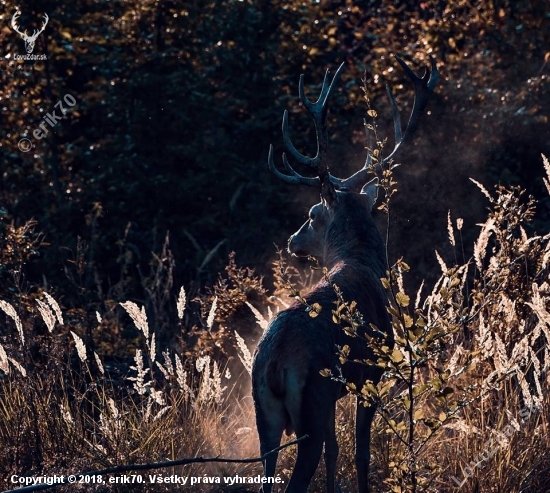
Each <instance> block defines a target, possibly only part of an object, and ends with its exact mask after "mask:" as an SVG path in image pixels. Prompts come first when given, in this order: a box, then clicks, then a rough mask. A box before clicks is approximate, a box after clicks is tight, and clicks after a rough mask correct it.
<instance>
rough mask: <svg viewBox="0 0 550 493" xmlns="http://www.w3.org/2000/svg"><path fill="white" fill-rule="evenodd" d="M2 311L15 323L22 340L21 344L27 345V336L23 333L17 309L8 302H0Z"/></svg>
mask: <svg viewBox="0 0 550 493" xmlns="http://www.w3.org/2000/svg"><path fill="white" fill-rule="evenodd" d="M0 310H2V311H3V312H4V313H5V314H6V315H7V316H8V317H10V318H11V319H12V320H13V321H14V322H15V327H16V328H17V332H19V337H20V338H21V344H25V334H24V333H23V324H22V323H21V319H20V318H19V315H17V312H16V311H15V308H14V307H13V306H12V305H10V304H9V303H8V302H7V301H4V300H0Z"/></svg>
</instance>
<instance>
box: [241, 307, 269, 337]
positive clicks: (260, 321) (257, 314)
mask: <svg viewBox="0 0 550 493" xmlns="http://www.w3.org/2000/svg"><path fill="white" fill-rule="evenodd" d="M245 303H246V306H247V307H248V308H250V311H251V312H252V313H253V314H254V317H256V322H257V323H258V325H259V326H260V327H261V328H262V329H263V330H265V329H267V326H268V325H269V322H268V321H267V320H266V319H265V318H264V317H263V315H262V314H261V313H260V312H259V311H258V310H256V308H254V306H253V305H252V304H251V303H249V302H248V301H246V302H245Z"/></svg>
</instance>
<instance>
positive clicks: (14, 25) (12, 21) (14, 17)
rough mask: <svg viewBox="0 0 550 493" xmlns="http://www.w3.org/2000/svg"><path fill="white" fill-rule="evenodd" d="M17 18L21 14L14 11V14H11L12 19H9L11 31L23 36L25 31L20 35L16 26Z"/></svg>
mask: <svg viewBox="0 0 550 493" xmlns="http://www.w3.org/2000/svg"><path fill="white" fill-rule="evenodd" d="M19 17H21V12H18V11H16V12H15V14H13V17H12V18H11V27H13V30H14V31H15V32H16V33H17V34H19V35H21V36H23V35H24V34H26V33H27V31H26V30H25V33H22V32H21V31H20V30H19V26H18V25H17V22H16V21H17V19H19Z"/></svg>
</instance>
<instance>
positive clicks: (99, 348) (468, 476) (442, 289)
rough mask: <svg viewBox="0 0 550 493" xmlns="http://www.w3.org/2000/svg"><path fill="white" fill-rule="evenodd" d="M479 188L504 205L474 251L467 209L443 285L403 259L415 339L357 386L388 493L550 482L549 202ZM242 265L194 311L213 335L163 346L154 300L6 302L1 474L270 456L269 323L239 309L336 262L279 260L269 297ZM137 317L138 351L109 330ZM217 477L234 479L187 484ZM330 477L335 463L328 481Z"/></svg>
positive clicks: (307, 281) (379, 479)
mask: <svg viewBox="0 0 550 493" xmlns="http://www.w3.org/2000/svg"><path fill="white" fill-rule="evenodd" d="M544 165H545V170H546V172H547V174H548V175H549V176H548V178H545V183H546V185H547V187H548V189H549V193H550V165H549V164H548V161H547V160H544ZM479 186H480V188H481V191H482V192H483V193H484V194H485V195H486V197H487V200H488V202H489V207H490V208H489V214H488V217H487V220H486V221H485V222H484V223H483V224H481V225H480V233H479V236H478V239H477V240H476V242H475V244H474V245H472V247H471V251H472V252H473V253H472V258H471V259H463V253H462V252H463V251H468V245H463V244H462V241H461V231H462V229H463V228H467V227H468V228H470V227H473V225H465V224H464V223H463V221H462V220H461V219H460V218H453V217H452V214H451V213H450V214H449V221H448V233H449V242H450V244H451V246H452V247H453V249H454V250H455V253H454V255H451V256H450V258H444V257H443V256H442V255H440V254H439V253H437V252H436V253H435V254H434V268H438V269H440V270H441V277H440V279H439V280H438V281H437V282H436V284H435V285H434V286H432V287H431V289H428V288H427V287H426V286H421V288H420V289H419V290H418V291H417V292H415V293H411V294H408V293H407V291H406V285H407V282H406V271H407V270H408V266H407V265H406V264H405V263H404V262H403V261H399V262H398V263H397V264H396V265H395V266H394V268H393V269H391V270H390V271H389V272H388V277H387V279H386V281H385V282H387V284H388V286H389V288H390V289H391V291H392V292H393V298H392V314H393V321H394V330H395V336H396V341H397V345H396V350H397V351H398V352H399V353H400V354H398V353H394V352H393V351H392V352H391V354H390V356H391V357H386V358H385V359H384V358H382V359H383V362H384V364H386V365H389V366H388V367H387V372H386V375H385V378H384V379H383V380H382V381H381V383H380V385H379V386H378V387H377V388H376V389H374V391H372V389H371V390H370V391H365V392H364V393H363V392H361V391H362V390H363V389H357V390H358V394H359V398H360V399H361V400H364V399H366V398H370V399H375V400H376V399H377V402H378V403H379V405H380V409H381V411H380V412H379V413H377V415H376V418H375V421H374V424H373V447H372V451H373V461H372V464H373V471H372V476H371V481H372V483H373V489H374V491H384V492H386V491H395V492H398V491H412V490H413V486H411V473H412V472H414V473H415V480H414V481H415V485H414V488H415V489H416V491H426V492H447V491H448V492H453V491H461V492H467V493H474V492H506V493H516V492H517V493H520V492H521V493H545V492H548V491H550V452H549V451H550V438H549V437H550V433H549V432H550V430H549V422H550V373H549V372H548V370H549V369H550V284H549V281H548V272H549V268H550V235H548V234H537V233H536V232H534V231H533V228H532V219H533V218H534V217H535V214H536V203H535V201H534V200H532V199H531V198H529V197H525V194H524V193H523V192H522V191H521V190H519V189H516V188H511V189H505V188H502V187H496V188H495V190H494V191H491V192H489V191H488V190H486V189H485V188H484V187H483V186H481V185H479ZM458 259H463V261H459V260H458ZM411 269H414V266H411ZM228 272H229V277H230V280H229V281H224V282H219V283H218V284H217V285H216V286H215V287H214V289H213V290H212V292H211V294H210V295H209V296H206V297H204V299H203V301H205V302H203V310H202V312H201V316H202V319H201V324H200V326H199V327H185V326H183V325H181V330H182V332H186V333H188V334H192V336H193V337H194V340H195V341H196V343H195V346H194V347H190V346H188V347H186V348H185V349H175V348H174V347H162V346H161V342H159V341H160V338H158V337H157V334H156V333H155V331H154V330H153V329H152V328H151V327H152V324H151V322H150V320H149V319H148V318H147V317H148V313H146V310H145V308H144V307H142V306H140V305H138V304H136V303H134V302H130V301H127V302H123V303H120V306H119V308H116V309H110V310H106V311H105V313H101V314H100V313H96V316H95V320H94V321H93V324H92V325H91V326H89V325H86V324H85V323H84V322H83V321H82V319H81V318H78V317H75V316H74V313H73V312H72V311H71V310H63V309H62V308H61V307H60V306H59V304H58V303H57V301H56V299H55V298H54V297H52V296H50V295H49V294H48V293H46V292H44V291H38V292H37V293H35V294H33V295H32V297H31V298H33V299H32V303H29V298H28V297H27V298H26V301H25V303H21V304H20V305H18V304H16V302H14V301H13V300H12V302H11V303H8V302H6V301H0V314H3V315H2V323H3V325H2V329H1V333H0V488H2V489H9V488H13V487H14V486H15V485H12V484H11V483H9V478H10V476H11V475H12V474H16V475H23V476H24V475H28V476H38V475H53V474H57V475H61V474H64V475H67V474H69V473H74V472H78V471H87V470H93V469H101V468H105V467H108V466H113V465H117V464H132V463H134V464H135V463H147V462H154V461H163V460H167V459H177V458H181V457H194V456H197V455H201V456H209V455H212V456H214V455H222V456H237V457H250V456H255V455H256V454H257V452H258V446H257V437H256V432H255V429H254V419H253V418H254V417H253V410H252V402H251V399H250V397H249V393H248V391H247V390H246V389H247V387H248V385H249V371H250V364H251V355H250V349H249V346H248V345H247V344H250V342H249V341H247V339H248V338H249V337H250V334H253V333H254V331H253V330H252V329H251V328H250V327H244V326H243V325H239V326H237V325H235V324H234V323H233V322H232V319H231V317H232V316H234V315H235V313H238V312H239V310H241V309H242V308H243V307H244V309H245V310H246V312H247V313H248V314H249V315H250V317H251V319H252V323H254V322H253V321H254V320H255V321H256V323H257V325H258V327H259V330H260V331H261V330H263V329H265V327H266V326H267V323H268V321H269V319H270V318H271V316H272V315H273V313H274V312H275V311H277V310H278V309H284V307H285V306H286V305H287V304H288V303H289V302H290V301H292V298H293V297H295V296H298V295H299V292H300V291H302V292H303V290H305V289H307V288H308V286H311V284H312V283H313V281H314V278H315V276H317V277H319V276H320V275H322V273H321V271H319V270H315V271H314V274H313V276H310V275H303V274H301V273H300V272H298V271H297V270H296V269H294V268H293V267H291V266H288V265H287V264H286V263H285V262H284V260H283V259H279V260H278V261H277V262H276V266H275V269H274V278H275V284H274V288H273V291H272V295H271V297H270V298H269V299H270V303H269V304H263V303H260V302H257V301H254V300H252V303H251V302H250V301H251V300H250V299H248V298H247V297H246V296H245V293H246V292H248V291H250V287H251V286H253V287H254V289H256V290H258V289H259V287H261V284H259V283H258V281H257V279H254V278H253V274H252V272H251V271H246V270H239V269H237V268H236V266H235V264H234V259H231V261H230V266H228ZM289 286H292V289H291V290H290V291H289V289H288V288H289ZM261 289H262V290H263V288H261ZM261 292H262V294H263V291H261ZM164 293H165V294H166V291H164ZM289 294H290V295H292V296H290V297H289V296H288V295H289ZM171 297H172V298H173V300H172V305H173V309H174V313H175V314H177V315H176V316H177V319H179V320H180V324H183V323H184V322H183V320H187V319H188V318H186V315H188V311H189V308H188V307H189V300H187V299H186V298H187V296H186V293H185V290H183V289H181V290H180V291H179V292H178V293H175V294H174V293H173V294H172V295H171ZM236 300H238V303H237V302H236ZM349 301H351V300H349ZM247 305H248V307H247ZM159 306H160V305H159ZM114 319H116V320H114ZM130 324H132V325H134V326H135V327H136V329H137V330H138V332H139V335H138V337H134V338H133V339H131V344H130V345H129V346H127V347H126V348H125V351H126V352H127V353H128V352H129V353H130V354H131V355H132V358H133V359H132V361H131V363H130V364H125V362H124V361H121V360H119V359H117V358H116V357H114V356H113V355H107V354H106V353H105V352H104V350H103V349H104V345H103V344H102V342H101V341H102V338H108V339H109V341H110V342H111V341H112V339H113V338H114V337H121V336H120V334H121V332H122V330H115V331H113V327H115V328H116V327H120V326H128V325H130ZM114 334H119V335H118V336H116V335H114ZM229 338H231V340H232V341H234V344H235V346H236V351H235V353H234V355H233V356H230V357H225V358H224V357H223V354H224V353H223V352H218V353H217V354H218V355H221V356H220V357H216V358H214V356H213V354H214V352H212V351H208V350H207V349H208V348H209V347H213V348H219V347H220V346H221V345H223V344H224V343H225V342H227V340H229ZM120 344H125V342H124V339H123V338H122V337H121V341H119V342H118V345H117V346H116V347H120V346H119V345H120ZM209 345H210V346H209ZM382 356H383V355H382V354H381V355H380V357H382ZM390 362H391V363H390ZM413 362H415V365H416V366H415V371H414V379H413V380H414V381H413V382H412V388H411V387H410V386H409V387H408V386H407V384H406V382H404V381H402V380H401V381H400V380H399V378H396V373H397V369H401V370H403V371H405V372H406V371H407V365H408V366H409V368H410V367H411V366H412V363H413ZM400 365H401V366H400ZM392 372H393V373H392ZM406 374H407V375H410V373H406ZM243 382H245V385H243ZM415 389H416V390H415ZM352 393H353V392H352ZM409 395H411V396H412V399H410V398H409V399H408V401H407V396H409ZM369 396H370V397H369ZM353 400H354V396H353V395H350V396H349V397H346V398H344V399H342V400H341V401H339V403H338V412H337V434H338V440H339V443H340V458H339V462H338V481H339V482H340V484H341V486H342V490H343V491H353V490H354V488H355V483H354V481H355V479H354V477H355V473H354V466H353V462H354V461H353V440H354V438H353V435H354V425H353ZM407 402H408V403H407ZM405 403H407V404H405ZM411 430H412V431H414V433H413V434H412V435H411V434H410V433H409V432H410V431H411ZM294 460H295V450H294V449H292V448H291V449H287V450H285V451H283V452H282V453H281V454H280V461H279V468H278V471H280V473H281V475H282V476H283V478H288V476H289V475H290V474H291V471H292V467H293V463H294ZM260 472H261V466H260V465H259V464H251V465H232V464H222V465H220V464H218V465H200V464H195V465H192V466H186V467H180V468H177V469H171V470H169V471H163V474H180V475H184V476H188V475H189V476H193V475H195V476H199V475H203V474H208V475H211V476H218V477H222V476H224V475H225V476H234V475H235V474H236V473H238V474H239V475H241V476H247V475H255V474H258V473H260ZM70 488H71V490H75V491H76V490H77V487H76V486H71V487H70ZM216 488H217V490H218V491H220V490H221V489H220V487H219V486H218V487H214V488H212V487H208V486H205V485H201V486H200V487H199V486H197V485H195V486H193V487H192V488H191V487H189V486H187V487H186V488H185V489H188V490H193V491H209V490H210V491H216ZM83 489H86V490H89V491H118V492H125V491H172V490H173V489H174V488H173V487H171V486H170V485H160V484H156V485H149V484H143V485H136V484H134V485H130V486H124V485H122V486H121V485H119V486H113V485H111V486H105V485H95V486H93V485H90V486H88V487H86V488H83ZM180 490H182V488H181V487H180ZM245 490H246V488H243V487H242V486H241V487H240V491H245ZM323 490H324V470H323V465H322V463H321V465H320V467H319V469H318V471H317V474H316V476H315V478H314V481H313V483H312V486H311V491H323ZM235 491H237V490H235ZM249 491H252V489H249Z"/></svg>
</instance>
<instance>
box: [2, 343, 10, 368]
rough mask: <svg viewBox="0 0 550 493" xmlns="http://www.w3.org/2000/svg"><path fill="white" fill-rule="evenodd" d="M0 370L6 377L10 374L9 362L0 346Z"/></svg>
mask: <svg viewBox="0 0 550 493" xmlns="http://www.w3.org/2000/svg"><path fill="white" fill-rule="evenodd" d="M0 370H2V371H3V372H4V373H5V374H6V375H9V374H10V362H9V360H8V355H7V354H6V350H5V349H4V346H2V344H0Z"/></svg>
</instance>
